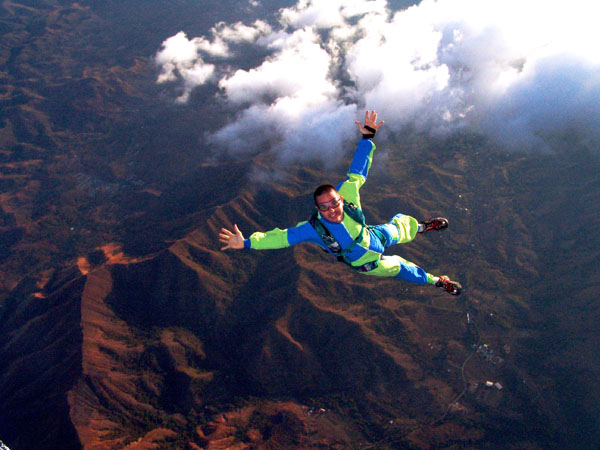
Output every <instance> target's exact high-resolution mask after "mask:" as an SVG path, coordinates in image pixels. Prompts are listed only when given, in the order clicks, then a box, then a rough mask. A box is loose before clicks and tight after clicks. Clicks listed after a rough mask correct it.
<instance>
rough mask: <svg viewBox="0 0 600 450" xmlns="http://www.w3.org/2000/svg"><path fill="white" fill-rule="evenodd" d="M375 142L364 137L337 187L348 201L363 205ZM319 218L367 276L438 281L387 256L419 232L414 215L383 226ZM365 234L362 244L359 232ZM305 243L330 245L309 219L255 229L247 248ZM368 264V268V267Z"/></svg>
mask: <svg viewBox="0 0 600 450" xmlns="http://www.w3.org/2000/svg"><path fill="white" fill-rule="evenodd" d="M374 150H375V144H374V143H373V141H372V140H371V139H361V140H360V141H359V143H358V146H357V147H356V151H355V153H354V158H353V160H352V164H351V166H350V170H349V171H348V174H347V178H346V180H345V181H343V182H342V183H340V184H339V185H337V186H336V189H337V191H338V192H339V193H340V195H341V196H342V197H344V201H346V202H351V203H354V204H355V205H356V206H358V207H359V208H361V204H360V194H359V190H360V188H361V187H362V185H363V184H364V183H365V181H366V180H367V175H368V173H369V169H370V167H371V162H372V160H373V151H374ZM318 219H319V220H320V221H321V223H322V224H323V225H324V226H325V227H326V228H327V230H328V231H329V232H330V233H331V235H332V236H333V237H334V238H335V240H336V241H337V242H338V243H339V244H340V246H341V247H342V249H346V248H349V247H351V246H352V248H351V250H350V251H349V252H348V253H347V254H346V257H345V260H346V262H347V263H349V264H350V265H351V266H352V268H354V269H356V270H357V271H359V272H361V273H364V274H366V275H374V276H380V277H396V278H400V279H402V280H405V281H409V282H413V283H419V284H434V283H435V280H436V277H434V276H433V275H431V274H429V273H427V272H425V270H423V269H422V268H420V267H418V266H417V265H415V264H413V263H412V262H410V261H407V260H405V259H404V258H402V257H400V256H398V255H384V254H383V253H384V251H385V249H386V247H389V246H391V245H394V244H404V243H406V242H410V241H412V240H413V239H414V238H415V236H416V235H417V230H418V226H419V223H418V222H417V220H416V219H415V218H413V217H410V216H407V215H404V214H396V215H395V216H394V217H392V219H391V220H390V221H389V222H388V223H386V224H382V225H375V226H367V227H363V226H362V224H361V223H358V222H356V221H355V220H353V219H352V218H351V217H350V216H349V215H348V214H344V218H343V221H342V222H341V223H333V222H329V221H328V220H326V219H325V218H323V217H322V216H321V214H319V216H318ZM361 230H362V233H363V236H362V239H358V244H353V243H354V241H355V240H357V238H358V235H359V233H360V232H361ZM301 242H310V243H313V244H316V245H318V246H320V247H322V248H324V249H325V250H327V251H329V250H328V247H327V246H326V244H325V243H324V242H323V239H322V238H321V236H320V235H319V233H317V231H316V230H315V229H314V227H313V226H312V225H311V224H310V223H309V222H308V221H304V222H300V223H298V224H297V225H296V226H295V227H293V228H287V229H283V230H282V229H279V228H275V229H273V230H271V231H267V232H255V233H253V234H252V235H251V236H250V237H249V238H248V239H245V240H244V248H247V249H255V250H270V249H278V248H285V247H289V246H292V245H296V244H300V243H301ZM369 263H371V264H369ZM365 267H368V268H369V269H368V270H365V269H364V268H365Z"/></svg>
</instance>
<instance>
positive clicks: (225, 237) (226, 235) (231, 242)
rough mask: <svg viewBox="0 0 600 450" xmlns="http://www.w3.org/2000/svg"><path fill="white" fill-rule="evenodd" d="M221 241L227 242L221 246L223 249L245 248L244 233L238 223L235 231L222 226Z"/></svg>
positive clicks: (234, 228)
mask: <svg viewBox="0 0 600 450" xmlns="http://www.w3.org/2000/svg"><path fill="white" fill-rule="evenodd" d="M219 241H221V243H222V244H225V246H224V247H221V250H227V249H229V248H232V249H236V250H240V249H242V248H244V235H243V234H242V232H241V231H240V229H239V228H238V226H237V225H234V226H233V232H231V231H229V230H228V229H227V228H221V232H220V233H219Z"/></svg>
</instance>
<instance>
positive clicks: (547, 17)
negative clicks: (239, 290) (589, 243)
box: [156, 0, 600, 160]
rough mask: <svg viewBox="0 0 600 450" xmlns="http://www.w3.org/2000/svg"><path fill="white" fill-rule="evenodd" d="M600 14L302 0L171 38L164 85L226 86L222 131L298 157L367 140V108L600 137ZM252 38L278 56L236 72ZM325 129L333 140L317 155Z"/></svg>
mask: <svg viewBox="0 0 600 450" xmlns="http://www.w3.org/2000/svg"><path fill="white" fill-rule="evenodd" d="M595 9H596V8H595V6H594V3H593V2H589V1H584V0H574V1H572V2H568V3H565V2H559V1H553V0H550V1H541V0H528V1H526V2H523V1H517V0H503V1H499V0H437V1H434V0H423V1H422V2H421V3H419V4H418V5H416V6H412V7H410V8H408V9H406V10H403V11H395V12H392V11H390V10H389V6H388V4H387V2H386V1H385V0H374V1H373V0H328V1H323V0H300V1H299V2H298V3H297V4H296V5H295V6H293V7H290V8H284V9H282V10H280V12H279V13H280V22H279V25H278V26H277V27H275V28H273V29H272V28H270V27H269V26H268V25H267V24H266V23H265V22H261V21H257V22H255V23H253V24H251V25H244V24H242V23H240V22H238V23H235V24H225V23H219V24H216V25H215V27H214V28H213V29H212V30H211V35H212V39H210V40H209V39H208V38H206V37H199V38H194V39H192V40H188V39H187V37H186V36H185V34H183V33H179V34H177V35H175V36H173V37H171V38H169V39H167V40H166V41H165V42H164V43H163V47H162V50H161V51H160V52H159V53H157V56H156V61H157V64H158V65H159V66H160V67H161V72H160V75H159V78H158V82H167V81H169V82H173V81H176V80H180V81H181V83H182V86H183V90H184V94H183V95H182V96H181V97H179V100H180V101H185V99H186V98H187V96H189V93H190V92H191V90H192V89H193V88H194V87H195V86H197V85H199V84H203V83H207V82H214V83H216V84H217V85H218V86H219V87H220V88H221V89H222V92H223V94H224V99H225V100H226V101H227V102H229V103H230V104H231V106H232V107H234V108H239V109H241V110H240V112H239V114H238V115H237V118H236V120H235V122H232V123H230V124H227V125H225V126H224V127H223V128H222V129H221V130H219V131H218V132H216V133H215V135H214V136H213V139H214V140H215V141H216V142H219V143H221V144H222V145H224V146H228V147H229V148H230V150H231V151H239V150H240V149H246V150H247V151H251V150H253V151H258V150H259V149H262V148H269V149H271V150H273V151H276V152H278V154H279V155H280V157H281V158H282V159H285V160H294V159H298V158H318V157H323V158H327V157H328V156H331V152H336V151H338V150H337V148H338V147H342V146H343V145H344V142H345V141H346V140H347V139H352V138H354V137H355V133H356V132H355V131H354V130H353V126H354V125H353V121H354V120H355V118H357V117H356V116H353V115H354V114H356V113H357V112H358V110H362V109H363V108H364V107H365V106H367V107H369V108H375V109H377V110H378V111H379V112H380V113H381V116H382V117H383V118H384V119H386V126H385V127H386V128H391V129H396V130H401V129H402V128H403V127H404V126H405V125H413V126H417V127H418V128H419V129H421V130H423V131H429V132H432V133H436V134H440V133H450V132H452V131H455V130H459V129H467V130H474V131H477V132H482V133H486V134H488V135H489V136H491V137H493V138H494V139H496V140H497V141H498V142H500V143H501V144H502V145H506V146H512V147H515V148H526V147H540V148H541V147H544V146H547V145H548V142H550V140H551V138H552V136H556V135H560V133H562V132H567V131H569V132H575V133H576V134H577V135H578V136H580V137H581V138H582V139H588V140H593V139H596V140H597V138H598V137H600V130H599V126H598V125H597V124H596V123H597V121H596V120H595V117H597V113H598V110H599V106H598V105H600V94H599V91H600V88H599V85H600V70H599V69H600V52H598V51H597V50H596V49H595V46H596V45H597V42H599V41H600V32H599V31H598V29H597V27H596V25H595V23H594V18H595V17H597V14H596V11H595ZM240 42H248V43H252V44H253V45H256V46H259V47H261V49H262V50H263V51H268V52H270V55H269V56H268V57H266V58H265V59H264V60H262V61H261V62H260V63H258V64H257V65H256V66H255V67H252V68H250V69H247V68H246V69H241V68H239V67H235V66H234V64H233V63H232V59H231V56H232V50H231V48H232V45H235V44H236V43H240ZM209 56H210V57H211V58H212V59H211V60H210V61H211V63H210V64H207V63H206V62H205V59H207V58H208V57H209ZM219 59H221V60H222V61H223V64H219V62H218V60H219ZM186 95H187V96H186ZM358 115H360V113H358ZM343 121H348V123H342V122H343ZM319 123H321V124H322V126H319ZM256 130H261V133H259V134H261V135H262V136H261V137H256V134H257V133H256ZM262 130H269V132H268V133H264V132H262ZM263 136H264V137H263ZM315 137H318V139H320V140H322V142H323V143H324V146H326V149H325V150H324V151H321V152H318V153H314V154H312V153H311V152H310V150H307V149H306V147H308V145H307V144H306V142H307V141H310V140H311V139H313V140H314V138H315ZM313 146H314V145H313Z"/></svg>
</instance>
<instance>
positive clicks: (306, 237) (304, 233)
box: [244, 222, 323, 250]
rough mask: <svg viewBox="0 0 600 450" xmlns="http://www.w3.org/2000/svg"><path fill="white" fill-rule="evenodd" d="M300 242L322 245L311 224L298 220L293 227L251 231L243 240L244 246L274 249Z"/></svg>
mask: <svg viewBox="0 0 600 450" xmlns="http://www.w3.org/2000/svg"><path fill="white" fill-rule="evenodd" d="M301 242H312V243H313V244H317V245H319V246H321V247H323V241H322V240H321V238H320V237H319V235H318V233H317V232H316V231H315V230H314V228H313V227H312V225H310V224H309V223H308V222H300V223H298V225H296V226H295V227H293V228H286V229H283V230H282V229H280V228H274V229H273V230H271V231H267V232H261V231H257V232H255V233H252V234H251V235H250V237H249V238H248V239H245V240H244V248H246V249H253V250H274V249H278V248H286V247H289V246H291V245H296V244H300V243H301Z"/></svg>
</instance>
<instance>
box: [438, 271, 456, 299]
mask: <svg viewBox="0 0 600 450" xmlns="http://www.w3.org/2000/svg"><path fill="white" fill-rule="evenodd" d="M435 285H436V286H437V287H439V288H441V289H443V290H445V291H446V292H448V293H450V294H452V295H460V291H462V286H461V284H460V283H459V282H457V281H452V280H451V279H450V278H448V277H447V276H446V275H440V276H439V280H437V281H436V283H435Z"/></svg>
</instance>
